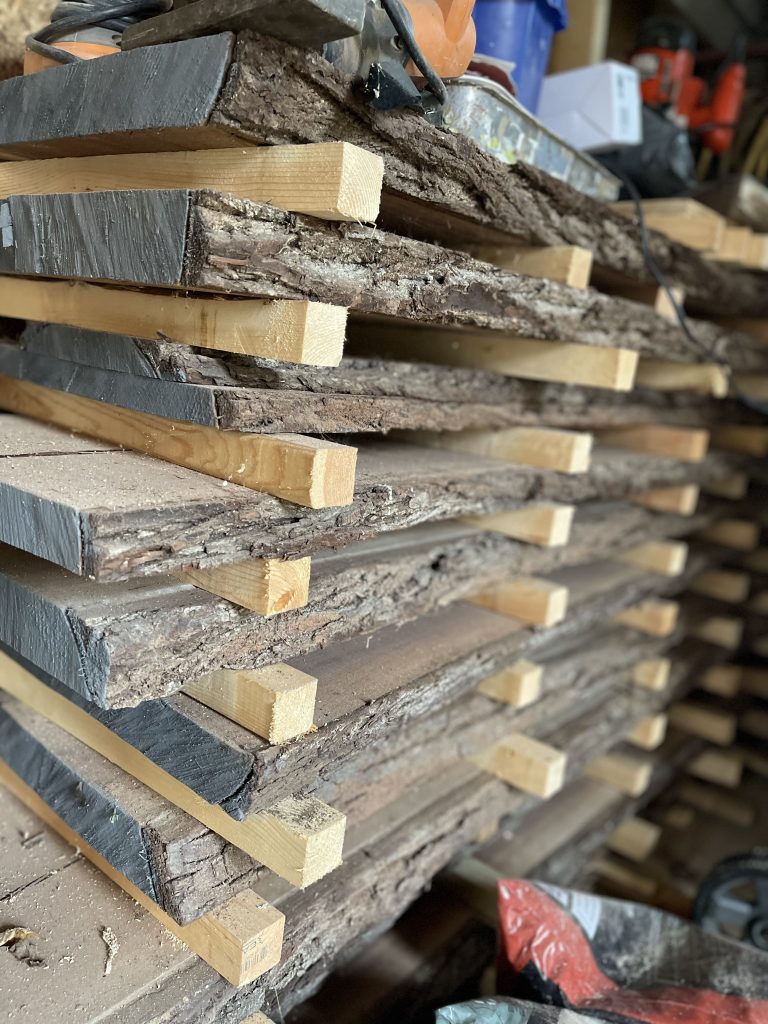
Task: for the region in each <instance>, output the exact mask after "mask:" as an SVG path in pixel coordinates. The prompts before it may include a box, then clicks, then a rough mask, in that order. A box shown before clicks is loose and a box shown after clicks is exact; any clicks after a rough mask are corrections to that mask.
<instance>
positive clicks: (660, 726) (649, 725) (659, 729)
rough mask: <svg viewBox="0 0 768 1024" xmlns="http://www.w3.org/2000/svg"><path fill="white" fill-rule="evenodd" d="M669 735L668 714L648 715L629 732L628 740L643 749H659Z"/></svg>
mask: <svg viewBox="0 0 768 1024" xmlns="http://www.w3.org/2000/svg"><path fill="white" fill-rule="evenodd" d="M666 735H667V716H666V715H664V714H658V715H648V716H647V717H646V718H641V719H640V721H639V722H638V723H637V724H636V725H635V727H634V728H633V729H632V730H631V731H630V732H628V733H627V735H626V741H627V743H631V744H632V746H633V747H640V749H641V750H658V748H659V747H660V746H661V744H662V743H663V742H664V739H665V737H666Z"/></svg>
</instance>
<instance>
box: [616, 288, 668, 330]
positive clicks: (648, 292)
mask: <svg viewBox="0 0 768 1024" xmlns="http://www.w3.org/2000/svg"><path fill="white" fill-rule="evenodd" d="M670 291H671V292H672V297H673V298H674V300H675V302H676V303H677V304H678V306H680V308H681V309H682V307H683V304H684V303H685V292H684V291H683V289H682V288H678V287H677V286H675V285H673V286H672V288H671V289H670ZM609 292H610V294H611V295H618V296H620V297H621V298H622V299H629V300H630V301H631V302H639V303H641V305H643V306H650V307H651V309H653V311H654V313H658V314H659V316H663V317H664V319H665V320H672V321H675V320H677V313H676V312H675V307H674V306H673V305H672V302H671V301H670V298H669V295H668V294H667V291H666V289H665V288H660V287H659V286H658V285H653V284H648V285H645V284H636V285H621V286H614V285H611V287H610V289H609Z"/></svg>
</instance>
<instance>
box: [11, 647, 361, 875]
mask: <svg viewBox="0 0 768 1024" xmlns="http://www.w3.org/2000/svg"><path fill="white" fill-rule="evenodd" d="M0 686H2V688H3V689H4V690H6V691H7V692H8V693H10V694H11V695H12V696H14V697H16V699H17V700H20V701H21V702H22V703H23V704H26V705H27V706H28V707H30V708H32V709H33V710H35V711H37V712H38V713H39V714H41V715H43V716H44V717H45V718H47V719H48V720H49V721H51V722H53V723H55V724H56V725H58V726H59V727H60V728H61V729H64V731H65V732H68V733H69V734H70V735H72V736H74V737H75V738H76V739H78V740H80V741H81V742H82V743H85V744H86V745H87V746H89V747H90V748H91V749H92V750H95V751H96V752H97V753H98V754H101V755H102V757H105V758H106V759H107V760H108V761H111V762H112V763H113V764H116V765H117V766H118V768H121V769H122V770H123V771H124V772H127V773H128V774H129V775H131V776H132V777H133V778H134V779H138V781H139V782H142V783H143V784H144V785H146V786H148V787H149V788H150V789H153V790H154V791H155V792H156V793H159V794H160V796H162V797H164V798H165V799H166V800H169V801H170V802H171V803H172V804H174V805H175V806H176V807H179V808H180V809H181V810H182V811H185V812H186V813H187V814H190V815H191V816H192V817H193V818H196V819H197V821H200V822H202V824H203V825H206V826H207V827H208V828H210V829H212V830H213V831H214V832H216V833H217V834H218V835H220V836H221V837H222V838H223V839H226V840H227V842H229V843H232V845H233V846H237V847H238V848H239V849H241V850H244V851H245V852H246V853H247V854H249V856H251V857H253V858H254V860H257V861H259V862H260V863H262V864H264V865H266V866H267V867H268V868H270V869H271V870H272V871H274V872H275V874H278V875H280V877H281V878H285V879H286V880H287V881H289V882H291V883H292V884H293V885H299V886H306V885H310V884H311V883H312V882H315V881H317V879H318V878H322V877H323V876H324V875H326V874H328V872H329V871H332V870H333V869H334V868H335V867H338V865H339V864H340V863H341V851H342V844H343V841H344V831H345V827H346V819H345V817H344V815H343V814H340V813H339V812H338V811H336V810H334V808H332V807H329V806H328V805H327V804H324V803H322V802H321V801H320V800H315V799H308V800H292V799H288V800H284V801H282V802H281V803H279V804H277V805H276V806H275V807H273V808H272V810H271V811H269V812H263V813H259V814H251V815H249V816H248V817H246V818H244V819H243V820H242V821H238V820H237V819H235V818H233V817H232V816H231V815H229V814H227V812H226V811H224V810H223V809H222V808H221V807H219V806H218V805H217V804H210V803H208V801H207V800H203V798H202V797H201V796H199V795H198V794H197V793H195V792H194V790H192V789H190V788H189V787H188V786H185V785H184V784H183V783H181V782H179V780H178V779H176V778H174V776H172V775H170V774H169V773H168V772H166V771H164V770H163V769H162V768H160V767H159V766H158V765H157V764H155V762H154V761H151V760H150V759H149V758H148V757H146V756H145V755H144V754H142V753H141V752H140V751H139V750H137V749H136V747H133V746H131V744H130V743H127V742H126V741H125V740H123V739H121V738H120V737H119V736H118V735H117V734H116V733H114V732H112V730H111V729H108V728H107V726H105V725H102V724H101V722H99V721H98V720H97V719H95V718H94V717H93V716H92V715H89V714H88V712H87V711H84V710H83V709H82V708H79V707H77V705H76V704H73V703H71V701H68V700H67V699H66V697H63V696H62V695H61V694H59V693H57V692H56V691H55V690H51V689H50V688H49V687H47V686H46V685H45V684H44V683H42V682H41V681H40V680H39V679H38V678H37V677H36V676H34V675H32V673H31V672H28V671H27V670H26V669H24V668H23V667H22V666H21V665H19V664H17V662H15V661H13V660H12V659H11V658H9V657H8V656H7V655H6V654H3V653H2V652H0Z"/></svg>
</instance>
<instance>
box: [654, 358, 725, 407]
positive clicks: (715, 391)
mask: <svg viewBox="0 0 768 1024" xmlns="http://www.w3.org/2000/svg"><path fill="white" fill-rule="evenodd" d="M635 386H636V387H638V388H651V389H652V390H654V391H695V392H696V393H697V394H700V395H712V396H713V397H714V398H725V396H726V395H727V394H728V391H729V390H730V386H731V380H730V374H729V371H728V370H727V369H726V368H724V367H722V366H721V365H720V364H719V363H674V362H672V361H671V360H669V359H641V360H640V362H639V364H638V367H637V374H636V376H635Z"/></svg>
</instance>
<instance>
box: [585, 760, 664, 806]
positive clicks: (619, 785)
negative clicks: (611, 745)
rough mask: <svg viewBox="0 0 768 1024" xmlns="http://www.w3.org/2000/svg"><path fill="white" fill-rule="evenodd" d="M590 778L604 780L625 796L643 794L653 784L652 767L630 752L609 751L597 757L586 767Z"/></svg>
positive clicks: (586, 772) (607, 784) (596, 780)
mask: <svg viewBox="0 0 768 1024" xmlns="http://www.w3.org/2000/svg"><path fill="white" fill-rule="evenodd" d="M584 774H585V775H586V776H587V778H588V779H593V780H594V781H595V782H603V783H605V785H606V786H611V788H613V789H617V790H618V791H619V792H620V793H624V795H625V796H642V794H643V793H644V792H645V791H646V789H647V788H648V787H649V786H650V784H651V774H652V767H651V764H650V763H649V762H648V761H641V760H639V759H638V758H636V757H632V756H631V755H630V754H619V753H615V752H612V753H609V754H603V756H602V757H597V758H595V759H594V760H593V761H590V762H589V764H588V765H587V766H586V768H585V769H584Z"/></svg>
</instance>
